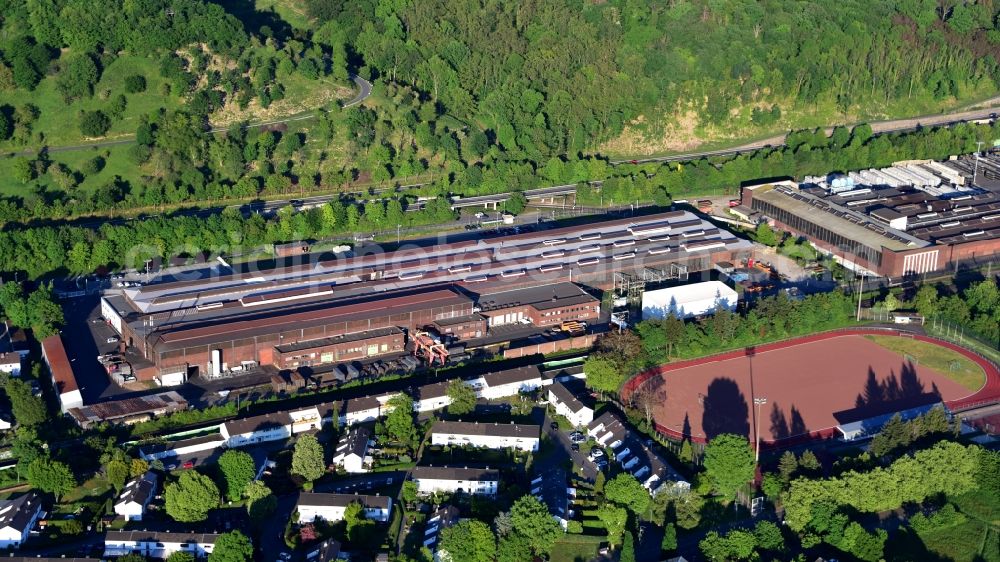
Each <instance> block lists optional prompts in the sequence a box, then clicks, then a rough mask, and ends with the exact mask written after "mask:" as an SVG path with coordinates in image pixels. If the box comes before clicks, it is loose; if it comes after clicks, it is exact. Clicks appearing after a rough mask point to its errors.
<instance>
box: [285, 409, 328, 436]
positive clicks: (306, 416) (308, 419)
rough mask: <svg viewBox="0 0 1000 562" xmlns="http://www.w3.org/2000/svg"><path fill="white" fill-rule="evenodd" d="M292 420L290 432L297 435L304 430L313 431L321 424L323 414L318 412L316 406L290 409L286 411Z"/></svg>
mask: <svg viewBox="0 0 1000 562" xmlns="http://www.w3.org/2000/svg"><path fill="white" fill-rule="evenodd" d="M288 416H289V417H290V418H291V420H292V433H293V434H295V435H298V434H299V433H302V432H304V431H313V430H317V429H320V428H321V427H322V426H323V416H321V415H320V413H319V408H318V407H317V406H312V407H310V408H302V409H301V410H292V411H291V412H288Z"/></svg>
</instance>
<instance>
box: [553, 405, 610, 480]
mask: <svg viewBox="0 0 1000 562" xmlns="http://www.w3.org/2000/svg"><path fill="white" fill-rule="evenodd" d="M552 422H553V420H552V418H550V417H549V414H548V412H546V413H545V422H544V426H543V427H544V431H545V432H546V433H547V434H548V435H549V437H551V438H552V442H553V443H555V445H556V447H558V448H559V450H560V451H561V452H562V453H563V454H564V455H565V457H569V458H570V459H571V460H572V461H573V465H574V466H575V467H579V468H580V471H579V473H578V474H579V475H580V476H581V477H582V478H583V479H584V480H587V481H588V482H594V481H595V480H597V473H598V472H599V470H598V469H597V465H596V464H594V463H593V462H592V461H591V460H590V459H588V458H587V455H585V454H583V453H582V452H580V451H574V450H573V443H572V442H571V441H570V440H569V433H568V432H566V431H560V430H558V429H552ZM565 457H564V458H565Z"/></svg>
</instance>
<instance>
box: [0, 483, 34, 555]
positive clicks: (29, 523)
mask: <svg viewBox="0 0 1000 562" xmlns="http://www.w3.org/2000/svg"><path fill="white" fill-rule="evenodd" d="M43 514H44V512H43V511H42V498H41V496H39V495H38V493H37V492H35V491H34V490H32V491H30V492H28V493H27V494H24V495H22V496H18V497H16V498H14V499H10V500H0V548H18V547H20V546H21V544H23V543H24V541H25V540H27V539H28V535H29V534H30V533H31V530H32V529H34V528H35V524H36V523H38V520H39V519H40V518H41V517H42V515H43Z"/></svg>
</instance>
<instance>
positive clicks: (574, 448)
mask: <svg viewBox="0 0 1000 562" xmlns="http://www.w3.org/2000/svg"><path fill="white" fill-rule="evenodd" d="M570 448H571V449H573V451H574V452H577V453H578V452H580V444H579V443H573V444H572V445H570Z"/></svg>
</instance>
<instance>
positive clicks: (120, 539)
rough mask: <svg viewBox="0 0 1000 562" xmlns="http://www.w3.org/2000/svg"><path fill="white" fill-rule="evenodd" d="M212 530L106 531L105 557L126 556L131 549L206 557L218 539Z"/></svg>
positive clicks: (161, 555) (153, 555) (152, 555)
mask: <svg viewBox="0 0 1000 562" xmlns="http://www.w3.org/2000/svg"><path fill="white" fill-rule="evenodd" d="M219 536H220V535H218V534H215V533H172V532H161V531H107V532H105V534H104V556H112V557H118V556H125V555H126V554H131V553H133V552H136V553H139V554H141V555H143V556H148V557H150V558H167V557H168V556H170V555H171V554H173V553H175V552H187V553H190V554H193V555H194V557H195V558H198V559H201V558H205V557H206V556H208V555H209V554H211V553H212V550H213V549H214V548H215V541H217V540H218V539H219Z"/></svg>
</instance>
